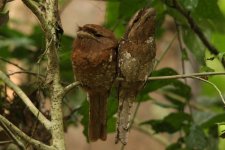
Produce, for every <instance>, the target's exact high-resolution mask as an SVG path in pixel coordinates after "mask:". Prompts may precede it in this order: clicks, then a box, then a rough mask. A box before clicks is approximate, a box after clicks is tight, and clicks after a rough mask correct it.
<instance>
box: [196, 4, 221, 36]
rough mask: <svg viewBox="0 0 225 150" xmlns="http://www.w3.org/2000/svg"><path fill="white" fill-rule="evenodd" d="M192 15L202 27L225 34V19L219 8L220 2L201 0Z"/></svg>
mask: <svg viewBox="0 0 225 150" xmlns="http://www.w3.org/2000/svg"><path fill="white" fill-rule="evenodd" d="M192 15H193V16H194V18H195V20H196V21H197V23H198V24H199V25H200V26H202V27H205V28H207V29H211V30H212V31H220V32H223V33H224V32H225V29H224V25H225V17H224V16H223V14H222V12H221V11H220V9H219V7H218V0H199V3H198V6H197V7H196V9H194V11H192Z"/></svg>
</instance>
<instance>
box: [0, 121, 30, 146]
mask: <svg viewBox="0 0 225 150" xmlns="http://www.w3.org/2000/svg"><path fill="white" fill-rule="evenodd" d="M0 122H1V123H0V124H1V126H2V128H3V129H4V130H5V132H6V133H7V134H8V136H9V137H10V138H11V139H12V140H13V141H14V142H15V143H16V144H17V145H18V146H19V148H20V149H22V150H26V148H25V145H24V143H23V142H22V141H20V140H19V139H18V137H16V136H15V134H14V133H12V131H11V130H10V129H9V128H8V127H7V126H6V125H5V123H4V122H3V121H2V120H0Z"/></svg>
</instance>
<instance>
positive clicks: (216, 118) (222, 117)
mask: <svg viewBox="0 0 225 150" xmlns="http://www.w3.org/2000/svg"><path fill="white" fill-rule="evenodd" d="M221 122H225V113H222V114H217V115H215V116H213V117H211V118H210V119H208V120H207V121H205V122H203V123H202V124H201V127H202V128H209V127H212V126H214V125H215V124H217V123H221Z"/></svg>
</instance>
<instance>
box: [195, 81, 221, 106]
mask: <svg viewBox="0 0 225 150" xmlns="http://www.w3.org/2000/svg"><path fill="white" fill-rule="evenodd" d="M191 78H194V79H198V80H201V81H203V82H206V83H208V84H210V85H212V86H213V87H214V88H215V89H216V90H217V92H218V93H219V95H220V97H221V99H222V101H223V103H224V104H225V100H224V98H223V95H222V92H221V91H220V89H219V88H218V87H217V86H216V85H215V84H214V83H212V82H210V81H208V80H205V79H203V78H199V77H191Z"/></svg>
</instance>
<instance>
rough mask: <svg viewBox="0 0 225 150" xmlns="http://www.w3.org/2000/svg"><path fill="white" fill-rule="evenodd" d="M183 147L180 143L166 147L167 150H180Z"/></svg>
mask: <svg viewBox="0 0 225 150" xmlns="http://www.w3.org/2000/svg"><path fill="white" fill-rule="evenodd" d="M181 148H182V145H181V144H180V143H173V144H170V145H169V146H167V147H166V150H180V149H181Z"/></svg>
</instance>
